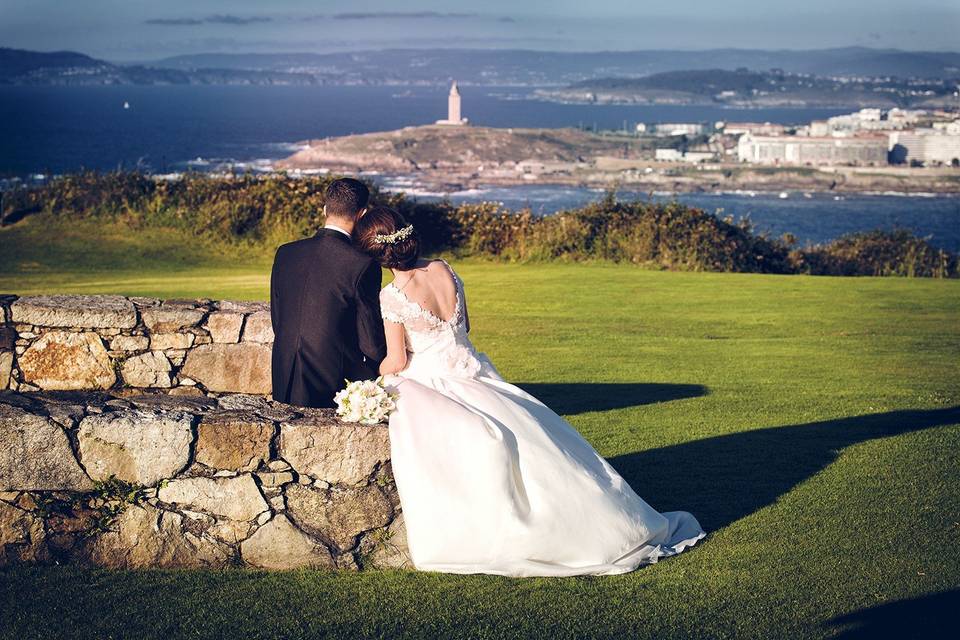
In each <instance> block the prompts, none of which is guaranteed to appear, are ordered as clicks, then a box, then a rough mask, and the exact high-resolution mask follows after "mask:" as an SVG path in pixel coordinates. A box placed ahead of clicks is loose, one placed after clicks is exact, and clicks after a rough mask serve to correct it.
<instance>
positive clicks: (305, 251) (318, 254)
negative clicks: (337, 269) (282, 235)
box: [275, 236, 372, 270]
mask: <svg viewBox="0 0 960 640" xmlns="http://www.w3.org/2000/svg"><path fill="white" fill-rule="evenodd" d="M304 258H306V259H309V260H311V261H312V262H314V263H322V262H325V261H329V260H333V261H336V262H338V263H346V264H349V265H351V266H353V267H355V268H356V269H360V270H363V269H366V268H367V266H369V264H370V263H371V262H372V258H371V257H370V256H368V255H367V254H366V253H364V252H362V251H360V250H359V249H358V248H356V247H354V246H353V245H351V244H348V243H346V242H342V241H339V242H338V241H335V240H331V239H330V238H325V237H324V236H313V237H310V238H303V239H301V240H294V241H293V242H287V243H285V244H282V245H280V246H279V247H278V248H277V254H276V258H275V262H276V261H280V260H297V259H304Z"/></svg>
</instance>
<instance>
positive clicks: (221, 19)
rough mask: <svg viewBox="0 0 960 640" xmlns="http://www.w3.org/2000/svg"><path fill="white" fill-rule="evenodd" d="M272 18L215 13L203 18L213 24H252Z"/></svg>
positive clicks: (268, 20)
mask: <svg viewBox="0 0 960 640" xmlns="http://www.w3.org/2000/svg"><path fill="white" fill-rule="evenodd" d="M272 19H273V18H270V17H269V16H247V17H242V16H231V15H229V14H217V15H213V16H207V17H206V18H204V21H205V22H211V23H214V24H254V23H256V22H270V21H271V20H272Z"/></svg>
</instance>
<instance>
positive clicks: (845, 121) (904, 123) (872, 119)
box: [810, 108, 925, 136]
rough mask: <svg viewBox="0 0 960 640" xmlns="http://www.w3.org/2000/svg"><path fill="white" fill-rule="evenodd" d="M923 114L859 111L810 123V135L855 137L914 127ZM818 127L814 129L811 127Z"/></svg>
mask: <svg viewBox="0 0 960 640" xmlns="http://www.w3.org/2000/svg"><path fill="white" fill-rule="evenodd" d="M923 115H925V112H923V111H917V110H908V109H899V108H893V109H890V111H881V110H880V109H860V111H857V112H856V113H848V114H846V115H842V116H834V117H832V118H829V119H827V120H826V121H820V122H816V123H811V128H810V135H811V136H821V135H833V136H843V135H856V134H857V133H859V132H862V131H892V130H897V129H905V128H907V127H908V126H912V125H914V124H915V123H916V122H917V121H918V120H919V119H920V118H921V117H922V116H923ZM814 124H816V125H818V126H817V127H814V126H813V125H814Z"/></svg>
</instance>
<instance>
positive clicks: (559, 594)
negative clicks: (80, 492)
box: [0, 227, 960, 638]
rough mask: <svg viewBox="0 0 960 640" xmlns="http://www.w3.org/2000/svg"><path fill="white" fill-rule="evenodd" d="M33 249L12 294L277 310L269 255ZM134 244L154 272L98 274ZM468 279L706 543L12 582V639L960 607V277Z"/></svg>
mask: <svg viewBox="0 0 960 640" xmlns="http://www.w3.org/2000/svg"><path fill="white" fill-rule="evenodd" d="M31 233H32V232H30V231H29V229H28V228H27V227H18V228H15V229H11V230H3V231H0V246H2V247H3V248H4V251H3V253H2V255H0V291H4V290H5V291H14V292H17V293H26V292H36V291H104V292H107V291H109V292H118V293H129V294H154V295H165V296H185V295H191V296H209V297H228V296H229V297H245V298H263V297H265V296H266V294H267V277H266V272H267V270H268V268H269V266H268V263H267V262H266V261H264V260H263V259H262V258H256V259H255V258H249V259H246V258H245V259H244V260H243V265H242V266H239V267H234V266H231V265H230V260H229V259H228V258H226V257H213V258H204V259H203V262H204V263H203V264H198V263H197V259H198V257H199V256H197V255H194V254H191V253H190V252H185V250H183V249H179V248H177V247H178V245H177V244H176V243H171V242H170V239H169V238H165V237H162V236H157V237H156V238H152V239H150V240H148V241H142V240H140V239H138V238H137V237H136V236H132V235H128V234H125V233H122V232H120V231H117V230H111V229H107V231H106V233H105V237H107V238H108V239H110V240H109V241H104V242H102V243H100V244H99V246H98V248H97V249H96V250H95V251H94V250H92V249H91V245H90V243H89V241H88V240H85V239H84V238H83V237H82V233H78V235H77V237H76V238H74V239H71V238H70V237H69V234H63V233H61V234H58V238H60V239H59V240H58V242H57V244H56V246H54V247H51V246H49V245H48V246H47V247H46V248H45V249H44V250H43V251H37V250H35V249H31V248H29V247H28V246H27V245H28V243H26V240H27V239H29V237H30V234H31ZM120 238H126V239H127V246H125V247H124V248H123V249H122V251H120V254H122V255H128V254H130V253H137V252H138V251H139V252H140V253H141V254H143V257H142V258H141V259H140V261H139V262H136V263H134V262H131V261H128V260H126V258H122V256H121V255H119V254H118V255H115V256H114V257H113V258H110V259H104V256H105V255H106V253H108V252H110V251H112V250H113V248H115V247H117V246H118V242H119V239H120ZM164 243H168V244H169V246H166V248H165V250H164V251H162V252H160V253H159V254H156V253H150V252H146V251H142V250H143V249H145V248H146V247H147V246H152V247H154V248H156V247H158V246H161V245H163V244H164ZM11 247H13V249H10V248H11ZM71 247H72V249H71ZM84 247H85V249H84ZM68 250H75V253H74V254H73V255H72V257H70V260H73V261H75V262H69V261H68V260H66V259H65V256H66V252H67V251H68ZM13 256H17V257H13ZM110 260H120V262H121V268H119V269H111V268H108V264H109V263H110ZM28 263H33V264H32V266H31V265H30V264H28ZM171 263H172V266H171ZM64 264H71V265H72V268H71V269H65V268H63V267H62V266H61V265H64ZM138 265H139V268H138ZM164 265H166V266H164ZM456 266H457V267H458V270H459V271H460V273H461V275H463V277H464V278H465V280H466V282H467V287H468V297H469V299H470V308H471V319H472V321H473V324H474V327H475V329H474V332H475V336H474V337H475V339H476V341H477V343H478V346H480V347H481V348H482V349H484V350H485V351H487V352H488V353H489V354H490V355H491V356H492V357H493V359H494V361H495V362H496V363H497V365H498V366H499V367H500V369H501V372H502V373H503V374H504V375H505V376H506V377H507V378H508V379H511V380H514V381H518V382H521V383H523V384H524V385H525V386H527V387H528V388H529V389H531V390H532V391H533V392H534V393H535V394H538V395H540V396H541V397H542V398H544V399H545V400H546V401H548V402H549V403H551V404H552V405H553V406H554V407H555V408H556V409H557V410H558V411H559V412H561V413H563V414H565V415H567V416H568V417H569V419H570V420H571V422H572V423H573V424H574V426H576V427H577V429H579V430H580V431H581V432H582V433H583V434H584V435H585V436H586V437H587V439H588V440H590V442H591V443H592V444H593V445H594V446H595V447H596V448H597V449H598V450H599V451H600V452H601V453H602V454H603V455H605V456H607V457H608V458H610V460H611V462H612V463H613V464H614V466H615V467H616V468H617V469H619V470H620V471H621V473H623V475H624V476H625V477H626V478H627V480H628V481H629V482H630V483H631V485H632V486H634V487H635V488H636V489H637V491H638V492H639V493H640V494H641V495H642V496H644V497H645V498H646V499H647V500H648V501H649V502H650V503H651V504H652V505H654V506H655V507H657V508H658V509H661V510H672V509H686V510H689V511H692V512H693V513H694V514H695V515H696V516H697V517H698V518H699V519H700V521H701V523H702V524H703V526H704V527H705V528H706V529H707V530H708V531H710V532H711V535H710V537H709V538H708V539H707V540H706V541H705V542H703V543H702V544H701V545H700V546H699V547H697V548H695V549H694V550H692V551H691V552H689V553H686V554H684V555H682V556H680V557H678V558H673V559H670V560H667V561H664V562H662V563H659V564H657V565H654V566H651V567H647V568H644V569H642V570H640V571H637V572H635V573H632V574H629V575H625V576H617V577H604V578H571V579H523V580H511V579H505V578H498V577H489V576H469V577H457V576H444V575H431V574H418V573H412V572H368V573H362V574H328V573H323V572H292V573H283V574H268V573H257V572H252V571H224V572H189V571H147V572H104V571H84V570H78V569H73V568H63V567H54V568H34V569H17V570H7V571H6V572H0V637H4V638H7V637H9V638H29V637H131V638H132V637H136V638H154V637H156V638H171V637H240V636H243V637H250V638H268V637H289V638H295V637H319V636H325V635H329V636H332V637H339V636H357V635H362V636H365V637H388V636H393V635H396V634H397V633H399V632H405V633H406V634H408V635H411V636H423V635H434V636H444V637H472V638H477V637H517V636H519V635H530V636H539V637H621V638H629V637H642V638H646V637H650V638H671V637H734V636H753V637H784V636H794V637H824V636H829V635H833V634H836V633H838V632H840V631H844V630H849V628H850V627H849V625H850V624H851V623H854V624H865V625H866V632H865V633H866V634H867V635H865V636H863V637H880V636H882V635H884V632H889V631H891V630H892V629H895V628H896V627H897V625H914V626H915V625H921V624H923V620H924V619H926V620H929V619H930V616H933V617H934V618H937V617H939V619H941V620H946V619H947V618H946V616H948V615H952V616H954V617H955V613H954V612H955V611H956V608H955V607H956V604H957V601H958V600H960V598H958V594H960V548H958V544H960V524H958V520H960V489H958V488H957V485H956V478H957V477H960V460H958V456H957V451H958V448H960V410H958V408H957V406H958V405H960V383H958V374H960V367H958V362H960V282H956V281H947V282H943V281H932V280H902V279H840V278H810V277H798V276H788V277H777V276H760V275H735V274H687V273H658V272H650V271H642V270H639V269H636V268H632V267H628V266H624V267H617V266H603V265H589V266H588V265H536V266H521V265H491V264H487V263H479V262H471V263H464V264H457V265H456ZM97 269H100V270H99V271H97ZM27 271H29V273H27ZM558 535H562V532H558ZM951 607H952V608H951ZM847 614H853V616H854V618H853V620H852V622H851V621H847V622H843V623H834V622H831V620H834V619H835V618H837V617H838V616H843V615H847ZM924 615H925V616H926V618H923V617H922V616H924ZM911 628H913V627H911ZM848 637H860V636H855V635H851V636H848Z"/></svg>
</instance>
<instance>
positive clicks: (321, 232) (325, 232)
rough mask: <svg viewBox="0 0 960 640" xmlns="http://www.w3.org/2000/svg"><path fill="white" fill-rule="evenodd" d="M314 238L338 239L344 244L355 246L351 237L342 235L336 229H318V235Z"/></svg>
mask: <svg viewBox="0 0 960 640" xmlns="http://www.w3.org/2000/svg"><path fill="white" fill-rule="evenodd" d="M313 237H314V238H320V237H331V238H337V239H339V240H341V241H342V242H346V243H347V244H353V240H351V238H350V236H348V235H346V234H345V233H341V232H340V231H337V230H336V229H330V228H328V227H324V228H322V229H318V230H317V233H316V235H314V236H313Z"/></svg>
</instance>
